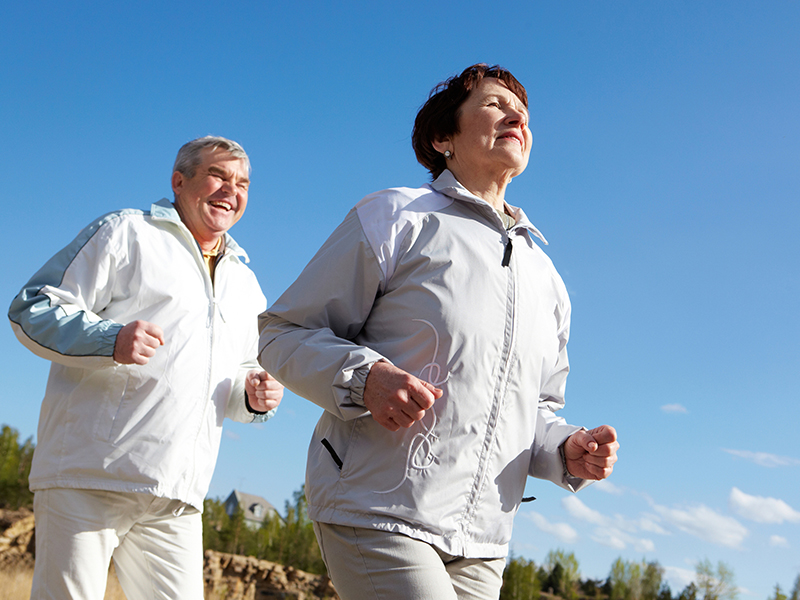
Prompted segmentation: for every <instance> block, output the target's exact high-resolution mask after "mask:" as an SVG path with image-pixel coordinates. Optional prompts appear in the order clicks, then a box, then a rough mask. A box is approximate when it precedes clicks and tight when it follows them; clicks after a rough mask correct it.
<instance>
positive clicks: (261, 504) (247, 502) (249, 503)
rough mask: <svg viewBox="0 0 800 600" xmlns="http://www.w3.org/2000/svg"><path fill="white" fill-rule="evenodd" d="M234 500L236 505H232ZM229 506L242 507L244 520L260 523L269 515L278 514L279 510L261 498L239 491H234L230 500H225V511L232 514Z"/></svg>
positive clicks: (229, 497)
mask: <svg viewBox="0 0 800 600" xmlns="http://www.w3.org/2000/svg"><path fill="white" fill-rule="evenodd" d="M232 500H233V501H234V502H235V504H234V505H231V501H232ZM229 506H234V507H235V506H241V507H242V510H243V511H244V518H245V519H246V520H248V521H256V522H258V523H261V522H262V521H263V520H264V519H265V518H266V517H267V516H268V515H270V514H272V513H275V514H277V513H278V511H277V509H276V508H275V507H274V506H272V504H270V503H269V502H267V501H266V500H265V499H264V498H262V497H261V496H256V495H255V494H247V493H245V492H240V491H239V490H233V491H232V492H231V495H230V496H228V499H227V500H225V510H226V512H228V514H230V513H231V512H232V510H231V509H230V508H229Z"/></svg>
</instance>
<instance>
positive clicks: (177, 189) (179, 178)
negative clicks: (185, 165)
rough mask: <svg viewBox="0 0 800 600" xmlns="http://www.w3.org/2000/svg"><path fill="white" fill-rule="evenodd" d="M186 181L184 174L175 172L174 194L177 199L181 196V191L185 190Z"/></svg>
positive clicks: (173, 178)
mask: <svg viewBox="0 0 800 600" xmlns="http://www.w3.org/2000/svg"><path fill="white" fill-rule="evenodd" d="M184 181H185V178H184V176H183V173H180V172H179V171H174V172H173V173H172V192H173V193H174V194H175V197H176V198H177V197H178V195H180V193H181V190H182V189H183V184H184Z"/></svg>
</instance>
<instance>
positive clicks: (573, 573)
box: [545, 550, 580, 600]
mask: <svg viewBox="0 0 800 600" xmlns="http://www.w3.org/2000/svg"><path fill="white" fill-rule="evenodd" d="M545 568H546V570H547V571H548V578H547V586H548V587H549V588H552V589H553V591H554V592H555V593H556V594H558V595H559V596H561V597H562V598H564V599H565V600H573V599H574V598H577V596H578V592H577V587H578V583H579V582H580V571H579V569H578V559H577V558H575V555H574V554H573V553H572V552H570V553H569V554H567V553H566V552H564V551H563V550H551V551H550V552H548V553H547V558H545Z"/></svg>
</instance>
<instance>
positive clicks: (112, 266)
mask: <svg viewBox="0 0 800 600" xmlns="http://www.w3.org/2000/svg"><path fill="white" fill-rule="evenodd" d="M118 222H119V219H117V218H115V217H114V215H109V216H106V217H104V218H102V219H99V220H98V221H97V222H95V223H93V224H92V225H90V226H89V227H87V228H85V229H84V230H83V231H82V232H81V233H80V234H79V235H78V237H76V238H75V239H74V240H73V241H72V242H71V243H70V244H69V245H68V246H66V247H65V248H64V249H63V250H61V251H60V252H58V253H57V254H56V255H55V256H53V257H52V258H51V259H50V260H49V261H47V263H45V265H44V266H43V267H42V268H41V269H39V271H38V272H37V273H36V274H35V275H34V276H33V277H32V278H31V279H30V281H29V282H28V283H27V284H26V285H25V286H24V287H23V289H22V290H21V291H20V293H19V294H18V295H17V297H16V298H15V299H14V300H13V302H12V303H11V307H10V309H9V313H8V317H9V320H10V321H11V326H12V328H13V329H14V333H15V334H16V336H17V338H18V339H19V340H20V342H22V344H23V345H25V346H26V347H27V348H28V349H30V350H31V351H32V352H34V353H35V354H37V355H38V356H41V357H42V358H45V359H47V360H51V361H53V362H57V363H60V364H64V365H67V366H73V367H79V368H98V367H104V366H111V365H114V364H115V361H114V352H115V345H116V343H117V335H118V333H119V332H120V330H121V329H122V328H123V324H120V323H116V322H114V321H111V320H108V319H104V318H102V317H100V316H99V314H98V313H100V312H102V310H103V309H104V308H106V307H107V306H108V305H109V303H111V302H112V298H113V294H114V292H113V290H114V282H115V278H116V274H117V272H118V271H119V269H120V261H121V260H123V261H124V260H126V257H120V256H119V255H118V254H117V253H114V252H113V251H110V250H109V248H110V247H111V246H112V244H111V240H112V239H113V237H114V233H115V230H116V228H117V226H118Z"/></svg>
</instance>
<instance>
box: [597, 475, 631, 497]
mask: <svg viewBox="0 0 800 600" xmlns="http://www.w3.org/2000/svg"><path fill="white" fill-rule="evenodd" d="M592 487H593V488H594V489H596V490H599V491H601V492H605V493H606V494H613V495H614V496H622V494H623V493H624V492H623V491H622V488H620V487H617V486H616V485H614V484H613V483H611V482H610V481H609V480H608V479H601V480H600V481H597V482H595V483H593V484H592Z"/></svg>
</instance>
